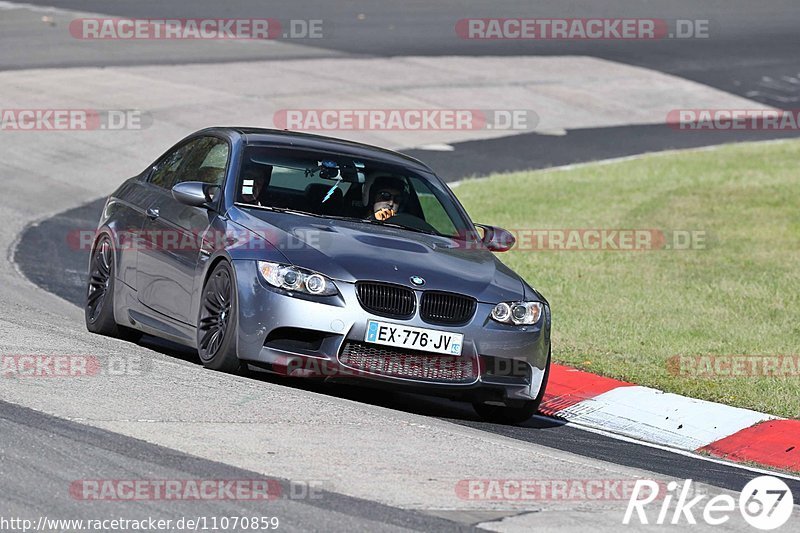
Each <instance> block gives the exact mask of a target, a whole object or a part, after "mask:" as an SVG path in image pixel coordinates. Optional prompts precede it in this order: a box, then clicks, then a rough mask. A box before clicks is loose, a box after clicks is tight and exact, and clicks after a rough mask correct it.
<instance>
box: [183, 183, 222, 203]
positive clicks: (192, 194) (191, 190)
mask: <svg viewBox="0 0 800 533" xmlns="http://www.w3.org/2000/svg"><path fill="white" fill-rule="evenodd" d="M217 190H219V187H218V186H217V185H209V184H208V183H203V182H202V181H184V182H183V183H179V184H177V185H175V186H174V187H173V188H172V197H173V198H175V199H176V200H177V201H179V202H180V203H182V204H186V205H191V206H192V207H206V208H207V207H209V205H208V204H209V203H210V202H211V201H212V200H213V199H214V194H215V193H216V191H217Z"/></svg>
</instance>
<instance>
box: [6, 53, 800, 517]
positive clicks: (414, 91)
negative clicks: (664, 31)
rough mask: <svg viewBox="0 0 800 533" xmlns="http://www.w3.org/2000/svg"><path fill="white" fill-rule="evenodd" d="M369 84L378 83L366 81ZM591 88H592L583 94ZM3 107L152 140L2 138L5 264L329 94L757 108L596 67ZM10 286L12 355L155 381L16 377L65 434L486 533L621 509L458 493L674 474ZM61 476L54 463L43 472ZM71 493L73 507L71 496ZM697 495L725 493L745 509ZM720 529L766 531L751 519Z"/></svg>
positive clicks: (451, 102) (255, 67)
mask: <svg viewBox="0 0 800 533" xmlns="http://www.w3.org/2000/svg"><path fill="white" fill-rule="evenodd" d="M364 72H369V73H370V74H371V76H370V79H364V76H363V75H361V74H363V73H364ZM476 72H478V73H480V74H479V75H477V76H476ZM309 73H314V75H315V77H320V76H322V77H324V79H325V80H326V83H325V84H324V86H321V85H320V84H319V83H316V82H314V79H312V80H309ZM586 79H591V80H593V81H592V82H591V83H590V84H587V83H586V81H585V80H586ZM654 88H658V89H657V90H654ZM0 92H2V94H3V95H4V106H5V107H6V108H13V109H42V108H47V109H91V110H120V109H125V110H130V109H134V110H138V111H141V112H142V113H143V114H144V115H145V116H147V117H149V121H148V122H147V127H146V128H144V129H141V130H125V129H123V130H119V131H104V130H99V129H98V130H94V131H62V132H54V131H2V132H0V137H1V138H2V145H3V162H2V166H0V177H1V178H2V180H3V183H5V184H6V187H5V190H4V194H3V195H2V196H0V216H2V218H3V220H4V221H5V227H4V230H3V232H2V233H1V234H0V244H2V246H3V247H4V248H5V249H6V250H8V251H9V254H10V251H11V250H12V249H13V245H14V243H15V239H16V238H17V236H18V235H19V233H20V232H21V230H22V229H23V228H24V227H25V226H26V225H27V224H29V223H31V222H34V221H36V220H41V219H44V218H47V217H50V216H52V215H54V214H57V213H60V212H63V211H64V210H67V209H69V208H72V207H75V206H77V205H80V204H83V203H86V202H88V201H91V200H94V199H96V198H98V197H101V196H104V195H106V194H108V193H109V192H110V191H112V190H113V189H114V188H116V187H117V186H118V184H119V183H120V182H121V181H122V180H123V179H125V178H127V177H128V176H131V175H133V174H136V173H138V172H140V171H141V170H142V169H143V168H144V167H145V166H146V165H147V164H148V163H149V162H151V161H152V160H153V159H155V158H156V157H157V156H158V155H159V154H160V153H162V152H163V151H164V150H166V149H167V148H168V147H169V146H171V145H172V144H173V143H174V142H176V141H177V140H179V139H180V138H181V137H183V136H184V135H186V134H187V133H189V132H191V131H193V130H195V129H199V128H201V127H204V126H208V125H216V124H245V125H251V126H267V127H269V126H272V123H271V121H272V120H273V116H274V113H275V112H276V111H278V110H280V109H307V108H312V107H313V108H318V107H319V102H320V101H321V100H320V99H321V98H322V97H323V96H324V99H325V100H324V101H325V102H326V104H327V105H328V106H330V108H337V109H341V108H353V109H356V108H358V109H363V108H375V109H396V108H410V107H417V108H428V107H437V106H447V107H450V108H452V107H460V106H463V107H464V108H468V109H498V108H499V109H529V108H532V109H533V110H534V111H535V112H536V114H537V116H538V117H539V120H538V125H537V126H536V127H537V128H543V129H544V130H552V131H556V132H557V131H561V130H563V129H565V128H573V127H580V126H583V127H590V126H595V127H597V126H610V125H615V124H656V123H660V122H663V120H664V117H665V116H666V115H667V113H668V112H669V111H670V110H672V109H676V108H682V107H693V108H702V107H710V106H715V107H729V108H737V107H743V106H745V107H750V108H752V107H757V106H756V104H753V103H752V102H748V101H746V100H743V99H741V98H739V97H735V96H730V95H726V94H724V93H721V92H720V91H717V90H714V89H710V88H707V87H704V86H702V85H699V84H696V83H693V82H687V81H684V80H680V79H678V78H674V77H671V76H667V75H664V74H659V73H655V72H651V71H648V70H646V69H641V68H636V67H628V66H623V65H617V64H614V63H611V62H608V61H602V60H597V59H589V58H582V57H549V58H520V57H506V58H483V59H474V58H411V57H406V58H393V59H388V60H387V59H375V60H372V59H327V60H319V59H310V60H296V61H295V60H292V61H281V62H269V61H267V62H259V63H226V64H217V65H213V66H207V65H189V66H183V67H181V68H173V67H167V66H163V67H161V66H160V67H125V68H116V67H115V68H105V69H96V68H71V69H48V70H18V71H14V72H3V73H0ZM534 102H535V105H534V104H533V103H534ZM508 134H509V132H508V131H505V132H502V133H499V132H497V131H492V130H485V129H482V130H471V131H466V132H465V131H447V130H437V131H425V132H419V131H413V132H408V131H353V132H344V133H340V136H344V137H349V138H353V139H355V140H361V141H366V142H370V143H375V144H379V145H382V146H387V147H390V148H391V147H411V146H419V145H424V144H431V143H445V144H449V143H453V142H459V141H464V140H476V139H484V138H486V139H488V138H493V137H496V136H499V135H508ZM71 274H73V273H70V272H65V275H67V276H69V275H71ZM0 278H2V280H3V282H2V284H1V285H0V300H2V302H3V303H4V305H3V306H2V308H0V353H4V354H45V355H62V354H73V355H74V354H77V355H80V354H84V355H91V356H94V357H97V358H98V359H99V361H100V364H101V365H102V364H104V363H105V364H108V362H109V361H111V360H119V359H130V358H138V360H142V361H147V364H146V365H144V368H147V369H148V370H147V371H146V372H139V373H134V372H129V373H123V374H122V375H109V374H107V373H105V374H104V373H100V374H97V375H95V376H84V377H74V378H64V379H58V381H57V382H54V381H49V380H45V379H8V380H3V400H4V401H6V402H9V403H12V404H16V405H19V406H25V407H29V408H31V409H34V410H36V411H39V412H41V413H46V414H50V415H53V416H56V417H58V418H60V419H64V420H67V421H72V422H75V423H77V424H82V425H86V426H91V427H93V428H99V429H103V430H108V431H111V432H113V433H115V434H119V435H124V436H128V437H133V438H136V439H141V440H142V441H145V442H147V443H151V444H155V445H160V446H164V447H166V448H169V449H172V450H176V451H178V452H183V453H186V454H191V455H192V456H195V457H198V458H202V459H207V460H209V461H216V462H220V463H224V464H227V465H232V466H234V467H237V468H241V469H244V470H245V471H247V472H252V473H255V474H259V475H264V476H274V477H277V478H281V479H295V480H309V479H314V480H323V483H324V486H325V488H326V489H327V490H329V491H331V492H334V493H337V494H342V495H346V496H351V497H356V498H362V499H365V500H369V501H373V502H379V503H382V504H386V505H389V506H392V507H396V508H401V509H411V510H414V509H416V510H422V511H423V512H425V513H426V514H429V515H438V516H444V517H447V518H448V519H450V520H456V521H462V522H466V523H471V524H473V523H484V526H486V527H487V528H488V527H491V529H493V530H498V531H516V530H521V529H522V528H527V527H532V526H539V527H542V526H544V527H559V528H561V529H564V530H567V531H569V530H574V531H585V529H586V528H587V527H592V528H593V529H595V530H600V531H603V530H609V531H611V530H612V529H613V530H615V531H616V530H617V529H618V527H619V524H620V522H621V520H622V515H623V513H624V506H625V502H620V501H607V500H603V499H600V500H588V499H577V500H575V499H569V498H568V499H566V500H564V499H559V498H556V499H552V498H551V499H543V500H537V501H535V502H534V503H531V502H530V501H526V502H524V503H523V504H521V505H520V503H519V502H513V501H512V502H509V501H503V500H500V501H498V500H494V499H489V498H478V499H464V498H462V497H459V494H458V493H457V491H456V487H458V486H459V483H462V484H463V483H464V480H475V479H499V480H504V479H530V478H535V479H538V480H542V479H550V480H597V479H600V480H607V479H623V480H633V479H637V478H647V477H651V478H659V479H661V478H663V476H659V475H657V474H654V473H652V472H648V471H646V470H641V469H635V468H628V467H624V466H619V465H615V464H611V463H607V462H604V461H598V460H595V459H590V458H587V457H583V456H578V455H574V454H571V453H567V452H561V451H558V450H554V449H552V448H547V447H543V446H540V445H536V444H533V443H529V442H521V441H519V440H516V439H510V438H506V437H503V436H499V435H494V434H490V433H487V432H484V431H478V430H474V429H471V428H467V427H463V426H460V425H457V424H452V423H450V422H447V421H442V420H437V419H431V418H429V417H425V416H421V415H415V414H411V413H404V412H398V411H395V410H391V409H385V408H382V407H379V406H374V405H368V404H363V403H358V402H353V401H350V400H346V399H342V398H332V397H330V396H326V395H321V394H317V393H313V392H308V391H303V390H298V389H295V388H290V387H285V386H281V385H278V384H272V383H264V382H259V381H253V380H250V379H247V378H241V377H235V376H229V375H224V374H220V373H214V372H209V371H206V370H203V369H202V368H200V367H199V366H197V365H196V364H194V363H193V362H191V361H183V360H180V359H176V358H174V357H169V356H165V355H163V354H161V353H159V352H156V351H153V350H149V349H147V348H145V347H141V346H136V345H132V344H128V343H124V342H120V341H115V340H112V339H106V338H100V337H97V336H93V335H90V334H89V333H88V332H86V331H85V328H84V326H83V316H82V312H81V310H80V309H77V308H75V307H74V306H73V305H71V304H69V303H67V302H65V301H63V300H61V299H59V298H57V297H55V296H53V295H51V294H48V293H46V292H44V291H42V290H41V289H39V288H37V287H35V286H34V285H32V284H31V283H30V282H29V281H27V280H26V279H25V278H24V277H23V276H21V275H20V273H19V272H18V271H17V270H16V268H15V266H14V265H13V263H12V262H11V261H8V262H4V263H2V265H0ZM54 383H57V386H54ZM7 434H9V433H7ZM52 460H54V459H53V457H42V458H40V462H41V463H44V465H45V466H46V465H47V463H48V461H52ZM41 466H42V465H41V464H40V467H41ZM117 475H119V473H117ZM15 479H21V478H15ZM667 481H668V480H667ZM678 481H683V480H678ZM63 482H64V483H65V486H64V491H66V490H67V487H68V486H69V482H70V480H63ZM701 488H702V489H703V490H706V491H708V494H710V495H714V494H733V495H734V496H736V493H731V492H730V491H725V490H722V489H718V488H715V487H711V486H701ZM22 501H25V500H24V499H23V500H22ZM23 510H25V509H21V510H20V511H23ZM28 511H30V509H29V510H28ZM656 512H657V511H654V512H653V517H655V513H656ZM795 512H797V509H795ZM489 522H490V523H491V526H489ZM678 527H681V526H674V528H675V529H676V530H677V528H678ZM705 528H706V527H705V526H699V527H698V529H700V530H703V529H705ZM708 529H712V528H711V527H710V526H709V527H708ZM714 529H715V530H720V529H724V530H725V531H745V530H747V531H750V530H751V529H750V526H749V525H748V524H746V523H745V522H744V521H743V520H742V519H741V517H740V516H733V517H732V519H731V520H730V521H729V522H728V523H727V524H726V525H725V526H724V528H720V527H717V528H714Z"/></svg>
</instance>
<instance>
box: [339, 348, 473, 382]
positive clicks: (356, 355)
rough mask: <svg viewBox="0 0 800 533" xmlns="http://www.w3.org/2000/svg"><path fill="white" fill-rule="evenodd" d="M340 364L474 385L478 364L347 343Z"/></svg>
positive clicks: (397, 374)
mask: <svg viewBox="0 0 800 533" xmlns="http://www.w3.org/2000/svg"><path fill="white" fill-rule="evenodd" d="M339 361H340V362H341V363H342V364H344V365H346V366H349V367H350V368H355V369H356V370H361V371H363V372H369V373H371V374H381V375H384V376H392V377H399V378H406V379H418V380H421V381H436V382H440V383H472V382H473V381H475V379H476V377H477V365H476V364H475V362H474V361H473V360H472V358H470V357H465V356H461V357H452V356H449V355H434V354H428V353H425V352H416V351H411V350H400V349H395V348H389V347H385V348H384V347H378V346H375V345H372V344H365V343H361V342H347V343H345V345H344V349H343V350H342V353H341V355H340V356H339Z"/></svg>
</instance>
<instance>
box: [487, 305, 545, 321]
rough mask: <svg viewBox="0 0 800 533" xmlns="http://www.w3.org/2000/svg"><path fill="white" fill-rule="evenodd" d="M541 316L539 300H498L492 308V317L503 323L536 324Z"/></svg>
mask: <svg viewBox="0 0 800 533" xmlns="http://www.w3.org/2000/svg"><path fill="white" fill-rule="evenodd" d="M541 316H542V304H541V303H540V302H500V303H499V304H497V305H495V306H494V309H492V318H493V319H494V320H496V321H497V322H501V323H503V324H514V325H515V326H522V325H525V324H536V323H537V322H538V321H539V317H541Z"/></svg>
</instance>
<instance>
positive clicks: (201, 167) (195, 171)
mask: <svg viewBox="0 0 800 533" xmlns="http://www.w3.org/2000/svg"><path fill="white" fill-rule="evenodd" d="M190 146H191V150H190V151H189V153H188V154H187V155H186V157H185V158H184V160H183V162H182V163H181V165H180V168H179V169H178V172H177V173H176V175H175V180H174V182H173V184H172V186H173V187H174V186H175V185H176V184H178V183H183V182H184V181H202V182H203V183H209V184H212V185H220V186H221V185H222V182H223V181H225V168H226V167H227V165H228V153H229V152H230V148H229V147H228V143H227V142H226V141H224V140H222V139H218V138H216V137H202V138H200V139H197V140H196V141H192V142H191V143H190Z"/></svg>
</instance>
